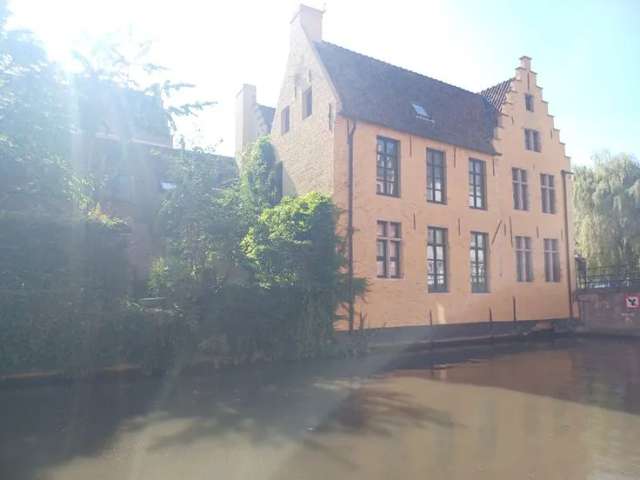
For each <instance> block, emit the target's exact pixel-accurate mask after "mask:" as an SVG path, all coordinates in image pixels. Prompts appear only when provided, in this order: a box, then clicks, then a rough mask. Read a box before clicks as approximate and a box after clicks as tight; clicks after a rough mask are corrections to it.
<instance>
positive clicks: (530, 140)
mask: <svg viewBox="0 0 640 480" xmlns="http://www.w3.org/2000/svg"><path fill="white" fill-rule="evenodd" d="M524 148H526V149H527V150H532V151H534V152H539V151H540V132H538V131H537V130H532V129H530V128H525V129H524Z"/></svg>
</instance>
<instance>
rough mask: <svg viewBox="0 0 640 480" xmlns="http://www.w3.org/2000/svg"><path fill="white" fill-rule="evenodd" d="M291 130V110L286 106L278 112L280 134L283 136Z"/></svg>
mask: <svg viewBox="0 0 640 480" xmlns="http://www.w3.org/2000/svg"><path fill="white" fill-rule="evenodd" d="M290 130H291V109H290V108H289V106H288V105H287V106H286V107H284V108H283V109H282V112H280V134H281V135H284V134H286V133H289V131H290Z"/></svg>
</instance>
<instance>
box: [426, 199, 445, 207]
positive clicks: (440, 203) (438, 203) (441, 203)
mask: <svg viewBox="0 0 640 480" xmlns="http://www.w3.org/2000/svg"><path fill="white" fill-rule="evenodd" d="M427 203H431V204H433V205H445V206H446V205H447V202H436V201H435V200H427Z"/></svg>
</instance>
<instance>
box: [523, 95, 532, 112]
mask: <svg viewBox="0 0 640 480" xmlns="http://www.w3.org/2000/svg"><path fill="white" fill-rule="evenodd" d="M524 108H525V109H526V110H527V112H533V111H534V107H533V95H531V94H530V93H525V94H524Z"/></svg>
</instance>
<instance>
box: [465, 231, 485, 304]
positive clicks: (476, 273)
mask: <svg viewBox="0 0 640 480" xmlns="http://www.w3.org/2000/svg"><path fill="white" fill-rule="evenodd" d="M488 238H489V235H488V234H486V233H481V232H471V244H470V248H469V256H470V260H471V291H472V292H474V293H486V292H488V291H489V278H488V273H487V260H488V258H487V257H488V255H487V254H488V244H487V242H488Z"/></svg>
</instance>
